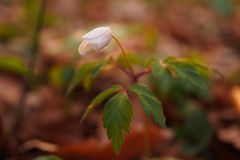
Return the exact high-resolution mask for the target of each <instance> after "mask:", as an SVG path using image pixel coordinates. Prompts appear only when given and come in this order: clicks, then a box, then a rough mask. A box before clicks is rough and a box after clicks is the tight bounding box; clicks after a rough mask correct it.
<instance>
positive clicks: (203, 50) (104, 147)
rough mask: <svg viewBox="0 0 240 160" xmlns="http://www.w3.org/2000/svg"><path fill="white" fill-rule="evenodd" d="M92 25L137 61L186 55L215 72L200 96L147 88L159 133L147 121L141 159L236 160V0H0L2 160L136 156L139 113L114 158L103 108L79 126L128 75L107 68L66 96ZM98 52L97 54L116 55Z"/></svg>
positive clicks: (239, 100) (239, 137) (239, 140)
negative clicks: (162, 124) (155, 101)
mask: <svg viewBox="0 0 240 160" xmlns="http://www.w3.org/2000/svg"><path fill="white" fill-rule="evenodd" d="M98 26H110V27H111V28H112V30H113V33H114V34H115V35H117V37H119V39H120V41H121V42H122V44H123V46H124V47H125V48H126V50H128V51H131V52H132V53H134V54H136V55H138V56H141V55H149V56H155V57H159V59H160V58H165V57H168V56H175V57H189V58H192V59H195V60H196V61H198V62H201V63H203V64H205V65H206V66H208V67H209V68H212V69H215V70H217V71H218V72H220V73H221V75H219V74H217V73H216V74H211V75H209V76H208V81H209V91H208V92H206V93H204V94H203V93H202V92H199V90H197V89H195V88H187V89H186V88H185V86H183V85H182V84H179V83H173V84H171V85H168V86H165V85H159V86H158V85H154V86H151V88H152V89H153V90H154V92H155V93H156V94H157V96H158V97H159V99H160V100H161V102H162V104H163V107H164V112H165V115H166V118H167V128H164V129H163V128H159V127H158V126H157V125H155V124H154V123H153V122H152V120H151V119H149V118H148V131H147V134H148V135H149V153H148V155H149V157H148V158H147V159H154V160H155V159H156V160H158V159H159V160H239V159H240V1H239V0H58V1H56V0H0V159H3V160H4V159H8V160H21V159H23V160H30V159H34V158H36V157H38V156H42V155H49V154H51V155H57V156H59V157H61V158H63V159H66V160H75V159H76V160H82V159H84V160H85V159H86V160H88V159H90V160H95V159H96V160H98V159H99V160H100V159H102V160H107V159H109V160H110V159H121V160H128V159H129V160H138V159H144V157H145V155H146V153H145V152H146V150H145V147H144V138H143V137H144V135H145V133H146V132H145V131H144V127H143V122H142V118H141V111H140V109H137V108H140V107H136V108H134V119H133V122H132V130H131V132H130V134H128V135H127V136H126V141H125V144H124V145H123V148H122V152H121V154H120V156H119V157H117V156H116V155H115V154H114V152H113V150H112V147H111V143H110V141H108V139H107V137H106V132H105V129H104V128H103V126H102V108H103V105H101V106H99V107H98V108H97V109H96V110H95V111H94V112H93V113H92V114H91V115H90V116H89V117H88V118H87V119H86V121H85V122H84V123H83V124H81V125H80V123H79V121H80V118H81V116H82V114H83V112H84V110H85V109H86V107H87V106H88V104H89V103H90V101H91V100H92V98H93V97H94V96H96V95H97V94H98V93H99V92H101V91H103V90H104V89H106V88H107V86H109V85H111V84H113V83H116V82H120V83H122V84H125V83H128V82H127V80H126V77H123V76H120V75H121V74H119V76H116V72H115V71H109V70H107V69H106V71H103V73H101V75H100V76H98V77H97V78H96V79H95V80H92V79H90V80H89V81H91V83H89V81H86V82H85V83H84V84H81V83H80V84H79V85H78V86H77V88H76V89H75V90H74V91H73V93H71V95H70V96H66V90H67V86H68V84H69V81H70V79H71V76H72V74H73V69H74V66H75V64H76V63H84V62H85V61H87V60H88V59H89V57H85V58H83V57H80V56H79V55H78V52H77V50H78V46H79V44H80V42H81V36H82V35H83V34H85V33H86V32H88V31H89V30H92V29H93V28H95V27H98ZM103 52H105V53H106V54H105V53H103V54H98V55H97V57H101V56H103V55H107V53H108V52H111V53H115V52H119V50H118V48H117V47H116V46H115V45H114V44H112V45H110V47H108V48H106V49H105V50H104V51H103ZM91 58H92V57H90V59H91ZM94 58H96V57H94ZM143 81H144V80H143ZM89 84H90V85H89ZM85 85H86V86H90V87H86V86H85ZM145 159H146V157H145Z"/></svg>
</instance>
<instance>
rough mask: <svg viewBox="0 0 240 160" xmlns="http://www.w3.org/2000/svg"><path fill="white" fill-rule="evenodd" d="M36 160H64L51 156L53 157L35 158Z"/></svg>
mask: <svg viewBox="0 0 240 160" xmlns="http://www.w3.org/2000/svg"><path fill="white" fill-rule="evenodd" d="M34 160H62V158H59V157H57V156H54V155H51V156H40V157H37V158H35V159H34Z"/></svg>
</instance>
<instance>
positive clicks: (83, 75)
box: [67, 61, 107, 94]
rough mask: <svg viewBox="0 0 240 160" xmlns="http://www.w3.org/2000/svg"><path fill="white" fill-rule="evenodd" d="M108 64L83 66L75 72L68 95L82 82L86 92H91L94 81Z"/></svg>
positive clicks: (97, 62) (105, 62) (104, 62)
mask: <svg viewBox="0 0 240 160" xmlns="http://www.w3.org/2000/svg"><path fill="white" fill-rule="evenodd" d="M106 64H107V61H96V62H89V63H86V64H83V65H81V66H80V68H78V69H77V70H76V71H75V73H74V76H73V78H72V81H71V83H70V85H69V88H68V92H67V93H68V94H69V93H70V92H71V91H72V90H73V89H74V88H75V87H76V86H77V85H78V83H80V82H83V87H84V88H85V90H89V89H90V87H91V84H92V81H93V79H94V78H95V77H97V76H98V75H99V74H100V73H101V70H102V69H103V67H104V66H105V65H106Z"/></svg>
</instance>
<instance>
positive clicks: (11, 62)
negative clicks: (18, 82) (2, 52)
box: [0, 56, 27, 76]
mask: <svg viewBox="0 0 240 160" xmlns="http://www.w3.org/2000/svg"><path fill="white" fill-rule="evenodd" d="M0 70H4V71H8V72H12V73H14V74H18V75H20V76H24V75H26V73H27V66H26V64H24V62H23V61H22V60H21V59H19V58H17V57H9V56H1V57H0Z"/></svg>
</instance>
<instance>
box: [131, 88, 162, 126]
mask: <svg viewBox="0 0 240 160" xmlns="http://www.w3.org/2000/svg"><path fill="white" fill-rule="evenodd" d="M129 90H130V91H132V92H134V93H136V94H137V95H138V98H139V100H140V103H141V106H142V107H143V109H144V112H145V113H146V114H147V115H148V116H150V115H151V114H152V115H153V119H154V121H155V122H156V123H158V124H159V125H160V126H161V127H165V126H166V119H165V116H164V113H163V108H162V104H161V102H160V101H159V100H158V99H157V97H156V96H155V95H154V94H153V92H152V91H151V90H150V89H148V88H147V87H145V86H143V85H139V84H133V85H132V86H131V87H130V88H129Z"/></svg>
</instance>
